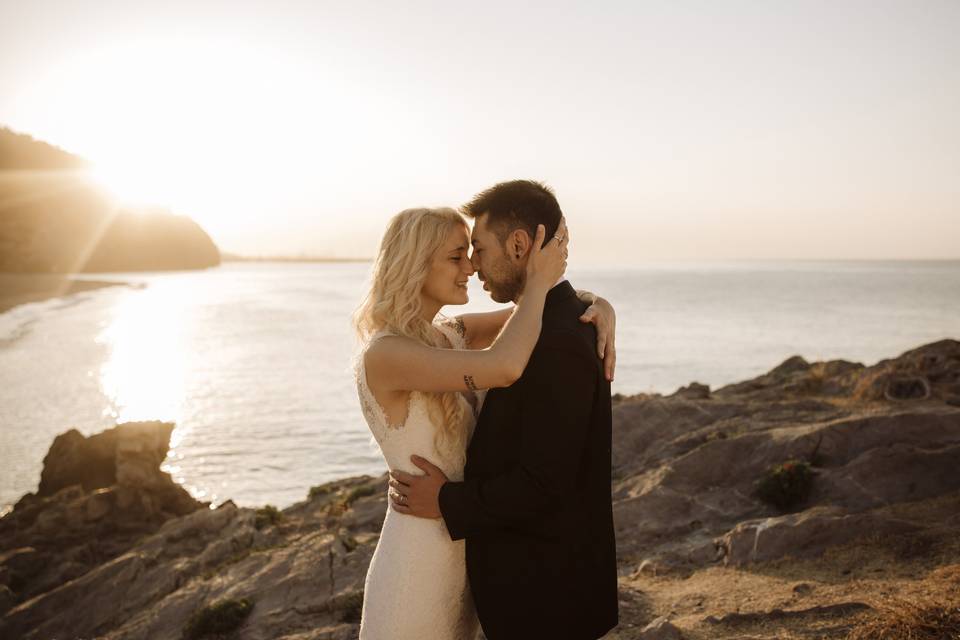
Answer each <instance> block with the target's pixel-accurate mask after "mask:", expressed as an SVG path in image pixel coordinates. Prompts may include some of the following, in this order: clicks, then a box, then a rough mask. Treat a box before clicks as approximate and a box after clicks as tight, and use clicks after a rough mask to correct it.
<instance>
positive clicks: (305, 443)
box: [0, 261, 960, 510]
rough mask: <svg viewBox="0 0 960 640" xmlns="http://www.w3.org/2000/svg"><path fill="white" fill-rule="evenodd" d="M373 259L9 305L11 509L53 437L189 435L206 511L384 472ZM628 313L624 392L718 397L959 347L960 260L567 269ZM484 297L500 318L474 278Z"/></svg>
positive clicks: (185, 459)
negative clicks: (156, 429) (370, 309)
mask: <svg viewBox="0 0 960 640" xmlns="http://www.w3.org/2000/svg"><path fill="white" fill-rule="evenodd" d="M369 269H370V264H369V263H362V262H361V263H281V262H232V263H225V264H223V265H222V266H220V267H217V268H214V269H209V270H204V271H189V272H168V273H120V274H109V275H106V274H90V275H88V276H83V277H88V278H90V279H96V280H104V279H110V280H116V281H119V282H125V283H129V285H128V286H116V287H107V288H103V289H98V290H94V291H87V292H83V293H79V294H75V295H72V296H67V297H62V298H55V299H50V300H45V301H42V302H37V303H31V304H26V305H21V306H19V307H15V308H14V309H11V310H9V311H7V312H5V313H0V510H3V509H7V510H8V509H9V508H10V507H11V505H12V504H13V503H14V502H16V500H18V499H19V498H20V496H21V495H23V494H24V493H26V492H28V491H35V490H36V489H37V485H38V482H39V479H40V472H41V469H42V463H43V457H44V455H45V454H46V452H47V450H48V448H49V446H50V444H51V442H52V441H53V439H54V437H55V436H56V435H57V434H59V433H62V432H64V431H66V430H68V429H71V428H75V429H77V430H79V431H80V432H81V433H83V434H94V433H97V432H99V431H102V430H104V429H108V428H110V427H112V426H113V425H115V424H116V423H121V422H127V421H134V420H164V421H170V422H174V423H175V424H176V428H175V430H174V432H173V436H172V439H171V442H170V451H169V453H168V456H167V459H166V461H165V462H164V464H163V469H164V470H165V471H167V472H169V473H170V474H171V475H172V477H173V478H174V479H175V481H176V482H178V483H180V484H182V485H183V486H184V487H185V488H186V489H188V490H189V491H190V492H191V493H192V494H193V495H194V496H195V497H196V498H198V499H200V500H205V501H210V502H211V505H212V506H216V505H217V504H220V503H222V502H223V501H225V500H228V499H230V500H233V501H234V502H235V503H237V504H239V505H242V506H262V505H266V504H273V505H276V506H278V507H281V508H282V507H285V506H288V505H290V504H293V503H295V502H297V501H300V500H303V499H305V498H306V496H307V493H308V491H309V489H310V487H311V486H313V485H317V484H320V483H323V482H326V481H329V480H333V479H336V478H341V477H345V476H352V475H358V474H380V473H382V472H383V471H384V470H385V468H386V467H385V464H384V462H383V459H382V458H381V456H380V453H379V451H378V450H377V448H376V445H375V443H374V442H373V441H372V439H371V437H370V433H369V431H368V429H367V426H366V423H365V422H364V419H363V417H362V415H361V413H360V409H359V404H358V400H357V393H356V386H355V381H354V376H353V369H352V358H353V355H354V353H355V351H356V348H357V343H356V340H355V338H354V336H353V331H352V329H351V326H350V316H351V314H352V312H353V311H354V309H355V308H356V306H357V304H358V303H359V300H360V298H361V296H362V294H363V291H364V289H365V286H366V282H367V279H368V275H369ZM567 275H568V278H569V279H570V281H571V283H572V284H573V285H574V286H575V287H577V288H580V289H589V290H591V291H594V292H597V293H599V294H601V295H602V296H604V297H606V298H607V299H609V300H610V301H611V302H612V304H613V306H614V307H615V309H616V312H617V331H616V346H617V354H618V356H617V370H616V376H615V380H614V382H613V391H614V392H616V393H621V394H626V395H629V394H635V393H641V392H643V393H663V394H668V393H672V392H673V391H675V390H676V389H677V388H678V387H680V386H682V385H686V384H689V383H690V382H692V381H697V382H700V383H703V384H709V385H710V386H711V387H712V388H714V389H716V388H718V387H720V386H723V385H725V384H729V383H732V382H737V381H741V380H744V379H748V378H751V377H754V376H757V375H760V374H762V373H764V372H766V371H768V370H770V369H771V368H773V367H775V366H776V365H777V364H779V363H780V362H782V361H783V360H785V359H786V358H788V357H790V356H793V355H801V356H803V357H804V358H806V359H807V360H809V361H816V360H829V359H845V360H852V361H857V362H862V363H864V364H867V365H870V364H874V363H876V362H877V361H879V360H881V359H885V358H890V357H895V356H897V355H899V354H900V353H902V352H904V351H906V350H909V349H912V348H914V347H917V346H920V345H922V344H925V343H928V342H932V341H935V340H940V339H943V338H948V337H950V338H955V339H960V262H903V261H898V262H717V263H690V262H687V263H650V264H638V265H636V266H632V267H629V268H624V267H606V268H605V267H584V268H576V267H574V266H571V268H570V269H569V271H568V274H567ZM469 292H470V299H471V302H470V303H469V304H468V305H466V306H465V307H447V308H445V309H444V310H443V313H445V314H447V315H456V314H458V313H463V312H473V311H487V310H492V309H497V308H500V305H497V304H496V303H493V302H492V301H491V300H489V298H487V296H486V294H485V293H484V291H483V290H482V289H481V288H480V283H479V282H478V281H477V280H476V278H474V279H472V280H471V282H470V285H469Z"/></svg>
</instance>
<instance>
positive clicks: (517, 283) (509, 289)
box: [470, 214, 526, 302]
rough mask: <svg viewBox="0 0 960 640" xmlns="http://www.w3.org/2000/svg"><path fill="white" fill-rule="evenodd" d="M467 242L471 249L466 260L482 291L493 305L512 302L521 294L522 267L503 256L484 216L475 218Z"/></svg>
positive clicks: (503, 252) (503, 250)
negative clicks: (490, 299) (469, 263)
mask: <svg viewBox="0 0 960 640" xmlns="http://www.w3.org/2000/svg"><path fill="white" fill-rule="evenodd" d="M470 241H471V244H472V245H473V255H471V257H470V260H471V261H472V262H473V268H474V269H476V270H477V277H479V278H480V280H481V282H483V289H484V291H487V292H488V293H489V294H490V297H491V298H493V300H494V301H495V302H511V301H516V300H517V298H519V297H520V294H521V293H522V292H523V285H524V284H525V275H526V269H525V266H526V265H525V264H521V263H520V262H518V261H514V260H511V259H510V258H509V256H507V252H506V248H505V247H504V243H503V242H502V241H501V240H500V238H498V237H497V234H496V233H494V232H493V231H492V230H491V229H489V228H488V227H487V214H483V215H480V216H477V217H476V218H475V220H474V225H473V232H472V233H471V234H470ZM524 260H525V259H524Z"/></svg>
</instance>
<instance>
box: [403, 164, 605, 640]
mask: <svg viewBox="0 0 960 640" xmlns="http://www.w3.org/2000/svg"><path fill="white" fill-rule="evenodd" d="M464 213H465V214H466V215H467V216H469V217H471V218H474V219H475V224H474V228H473V234H472V244H473V256H472V260H473V265H474V267H475V268H476V270H477V272H478V274H479V277H480V279H481V280H482V281H483V282H484V289H485V290H487V291H489V292H490V297H492V298H493V299H494V300H495V301H497V302H509V301H514V302H515V301H516V300H517V299H518V298H519V297H520V296H521V295H522V294H523V289H524V284H525V281H524V279H525V273H526V271H525V269H526V263H527V259H528V257H529V254H530V248H531V243H532V241H533V238H534V236H535V231H536V228H537V225H538V224H544V225H545V226H546V232H547V233H546V237H547V238H552V237H553V235H554V233H555V232H556V229H557V226H558V225H559V223H560V218H561V211H560V205H559V204H557V200H556V198H555V197H554V195H553V192H552V191H551V190H550V189H549V188H547V187H546V186H544V185H542V184H540V183H537V182H532V181H527V180H516V181H513V182H504V183H501V184H498V185H495V186H494V187H492V188H490V189H488V190H486V191H484V192H483V193H480V194H479V195H477V196H476V197H475V198H474V199H473V201H471V202H470V203H469V204H467V205H466V206H465V207H464ZM585 307H586V305H585V304H584V303H582V302H580V301H579V300H578V299H577V296H576V292H575V291H574V289H573V287H572V286H571V285H570V283H569V282H567V281H566V280H565V279H564V280H561V281H560V282H559V283H558V284H557V285H556V286H554V287H553V289H551V290H550V292H549V293H548V294H547V298H546V303H545V305H544V310H543V325H542V330H541V333H540V338H539V340H538V342H537V345H536V347H535V348H534V350H533V354H532V355H531V356H530V361H529V363H528V364H527V368H526V369H525V371H524V373H523V376H522V377H521V378H520V379H519V380H517V381H516V382H515V383H514V384H513V385H512V386H510V387H506V388H502V389H491V390H490V391H489V392H488V393H487V396H486V400H485V401H484V404H483V409H482V411H481V413H480V417H479V419H478V421H477V427H476V430H475V432H474V435H473V439H472V441H471V443H470V446H469V448H468V450H467V461H466V467H465V469H464V475H465V477H464V481H463V482H451V481H448V480H447V478H446V476H444V474H443V472H442V471H441V470H440V469H439V468H437V467H436V466H434V465H433V464H431V463H429V462H428V461H426V460H423V459H421V458H419V457H416V456H414V459H413V461H414V463H415V464H416V465H417V466H418V467H420V468H421V469H423V470H424V472H425V474H426V475H422V476H413V475H410V474H406V473H403V472H395V473H393V474H391V475H392V479H391V483H390V484H391V486H392V487H393V490H392V491H391V501H392V504H393V507H394V509H396V510H398V511H401V512H403V513H409V514H412V515H415V516H420V517H426V518H437V517H442V518H443V519H444V521H445V523H446V526H447V530H448V531H449V533H450V537H451V538H452V539H454V540H459V539H461V538H466V556H467V557H466V560H467V575H468V578H469V581H470V588H471V591H472V592H473V598H474V602H475V603H476V607H477V615H478V616H479V618H480V623H481V625H482V626H483V631H484V633H485V634H486V636H487V638H488V639H489V640H509V639H513V638H516V639H520V638H524V639H528V638H551V639H553V638H556V639H564V638H567V639H570V640H593V639H595V638H599V637H600V636H602V635H604V634H605V633H606V632H607V631H608V630H610V629H611V628H613V627H614V626H616V624H617V615H618V613H617V566H616V554H615V547H614V534H613V514H612V506H611V499H610V447H611V413H610V383H609V382H608V381H607V379H606V377H605V376H604V370H603V364H602V362H601V361H600V359H599V358H598V356H597V353H596V348H595V346H594V345H595V344H596V334H595V328H594V326H593V325H590V324H584V323H583V322H580V321H579V320H578V318H579V317H580V316H581V314H583V312H584V309H585ZM399 495H403V496H404V498H402V500H403V502H399V501H398V497H399Z"/></svg>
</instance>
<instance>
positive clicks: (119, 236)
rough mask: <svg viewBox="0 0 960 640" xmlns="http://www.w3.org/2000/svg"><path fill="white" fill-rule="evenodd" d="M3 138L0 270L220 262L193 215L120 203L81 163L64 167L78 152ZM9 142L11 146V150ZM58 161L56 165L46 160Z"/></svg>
mask: <svg viewBox="0 0 960 640" xmlns="http://www.w3.org/2000/svg"><path fill="white" fill-rule="evenodd" d="M0 141H2V146H0V151H2V154H0V165H2V166H3V168H4V170H0V271H2V272H13V273H74V272H95V271H159V270H168V269H202V268H206V267H212V266H216V265H218V264H220V252H219V250H218V249H217V246H216V245H215V244H214V243H213V240H211V239H210V236H208V235H207V233H206V232H205V231H204V230H203V229H202V228H201V227H200V226H199V225H198V224H197V223H196V222H194V221H193V220H191V219H190V218H187V217H184V216H177V215H172V214H171V213H170V212H167V211H163V210H154V211H150V212H147V213H141V212H133V211H128V210H123V209H117V208H116V206H115V205H114V203H113V202H112V201H111V198H110V197H109V195H108V194H106V193H105V192H104V191H103V190H102V189H100V188H99V187H97V186H96V185H95V184H94V183H93V182H91V181H90V180H89V178H87V177H86V175H85V174H84V173H83V172H82V171H78V170H77V169H76V168H71V169H65V168H63V167H64V166H72V167H76V166H83V164H84V161H83V160H82V159H81V158H78V157H77V156H73V155H70V154H68V153H66V152H64V151H61V150H59V149H57V148H56V147H52V146H50V145H47V144H45V143H42V142H38V141H35V140H33V139H32V138H29V136H19V135H17V134H13V133H11V132H10V131H9V130H6V129H4V130H0ZM8 149H13V150H14V152H13V153H11V155H9V156H8V155H7V153H6V152H7V150H8ZM44 162H46V163H48V164H47V165H46V166H44V167H42V168H40V167H39V165H42V163H44ZM58 162H59V163H60V165H59V168H57V169H54V168H51V166H52V165H56V163H58ZM70 163H73V164H72V165H71V164H70Z"/></svg>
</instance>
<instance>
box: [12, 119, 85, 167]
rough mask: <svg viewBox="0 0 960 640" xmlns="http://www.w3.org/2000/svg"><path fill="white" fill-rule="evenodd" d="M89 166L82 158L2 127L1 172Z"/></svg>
mask: <svg viewBox="0 0 960 640" xmlns="http://www.w3.org/2000/svg"><path fill="white" fill-rule="evenodd" d="M87 164H88V163H87V161H86V160H84V159H83V158H81V157H80V156H75V155H73V154H72V153H67V152H66V151H64V150H63V149H61V148H59V147H55V146H53V145H51V144H47V143H46V142H42V141H40V140H34V139H33V138H32V137H30V136H28V135H26V134H23V133H16V132H14V131H11V130H10V129H8V128H6V127H0V170H4V169H80V168H83V167H86V166H87Z"/></svg>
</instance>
